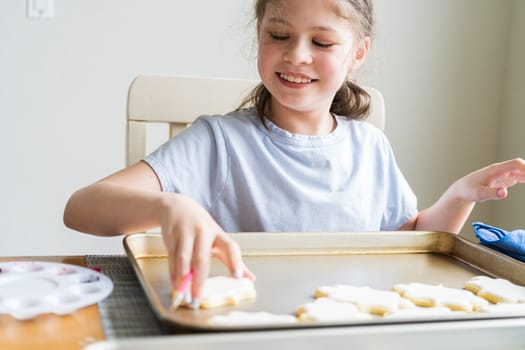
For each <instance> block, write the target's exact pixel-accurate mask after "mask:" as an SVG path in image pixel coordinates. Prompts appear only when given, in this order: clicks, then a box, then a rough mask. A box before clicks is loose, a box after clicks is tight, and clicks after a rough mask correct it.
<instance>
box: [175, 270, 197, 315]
mask: <svg viewBox="0 0 525 350" xmlns="http://www.w3.org/2000/svg"><path fill="white" fill-rule="evenodd" d="M192 280H193V270H190V272H188V273H187V274H186V275H185V276H184V277H183V278H182V281H181V283H180V285H179V288H178V289H177V295H176V296H175V300H174V301H173V305H172V307H173V308H174V309H176V308H178V307H179V305H180V303H182V300H183V299H184V296H185V295H186V292H188V288H189V287H190V284H191V281H192Z"/></svg>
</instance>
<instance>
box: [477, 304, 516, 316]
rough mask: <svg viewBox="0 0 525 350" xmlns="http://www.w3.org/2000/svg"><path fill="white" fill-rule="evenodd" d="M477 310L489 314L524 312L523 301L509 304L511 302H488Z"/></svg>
mask: <svg viewBox="0 0 525 350" xmlns="http://www.w3.org/2000/svg"><path fill="white" fill-rule="evenodd" d="M479 312H486V313H491V314H497V313H505V314H514V313H516V314H520V315H523V313H525V303H520V304H511V303H499V304H490V305H486V306H483V307H482V308H480V309H479Z"/></svg>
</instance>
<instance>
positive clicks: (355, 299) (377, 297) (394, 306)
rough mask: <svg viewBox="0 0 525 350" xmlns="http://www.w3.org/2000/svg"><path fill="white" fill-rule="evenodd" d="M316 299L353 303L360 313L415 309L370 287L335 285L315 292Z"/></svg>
mask: <svg viewBox="0 0 525 350" xmlns="http://www.w3.org/2000/svg"><path fill="white" fill-rule="evenodd" d="M315 297H316V298H321V297H325V298H330V299H332V300H335V301H338V302H342V303H352V304H354V305H355V306H356V307H357V309H358V310H359V311H362V312H369V313H372V314H377V315H383V314H385V313H387V312H392V311H394V310H398V309H405V308H411V307H414V304H413V303H412V302H410V301H409V300H407V299H403V298H401V297H400V296H399V294H397V293H394V292H391V291H383V290H376V289H372V288H370V287H355V286H350V285H335V286H324V287H320V288H318V289H317V290H316V291H315Z"/></svg>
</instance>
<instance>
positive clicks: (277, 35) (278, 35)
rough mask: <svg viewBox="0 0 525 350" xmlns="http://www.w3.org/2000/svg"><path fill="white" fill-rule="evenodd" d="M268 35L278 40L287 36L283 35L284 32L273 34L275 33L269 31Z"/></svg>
mask: <svg viewBox="0 0 525 350" xmlns="http://www.w3.org/2000/svg"><path fill="white" fill-rule="evenodd" d="M270 37H271V38H272V39H273V40H279V41H282V40H286V39H288V38H289V36H288V35H284V34H275V33H270Z"/></svg>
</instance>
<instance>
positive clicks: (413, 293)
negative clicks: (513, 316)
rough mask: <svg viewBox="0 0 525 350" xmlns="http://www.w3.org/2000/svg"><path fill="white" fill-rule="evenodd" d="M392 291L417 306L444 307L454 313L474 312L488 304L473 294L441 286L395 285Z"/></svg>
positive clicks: (423, 284) (419, 284)
mask: <svg viewBox="0 0 525 350" xmlns="http://www.w3.org/2000/svg"><path fill="white" fill-rule="evenodd" d="M393 290H394V291H396V292H398V293H399V294H400V295H401V296H403V297H404V298H407V299H409V300H411V301H412V302H413V303H414V304H416V305H418V306H425V307H437V306H445V307H448V308H449V309H451V310H455V311H466V312H470V311H475V310H478V309H479V308H480V307H482V306H485V305H487V304H488V302H487V301H486V300H485V299H483V298H480V297H478V296H476V295H474V294H473V293H471V292H469V291H467V290H464V289H456V288H448V287H445V286H443V285H431V284H425V283H409V284H396V285H395V286H394V287H393Z"/></svg>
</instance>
